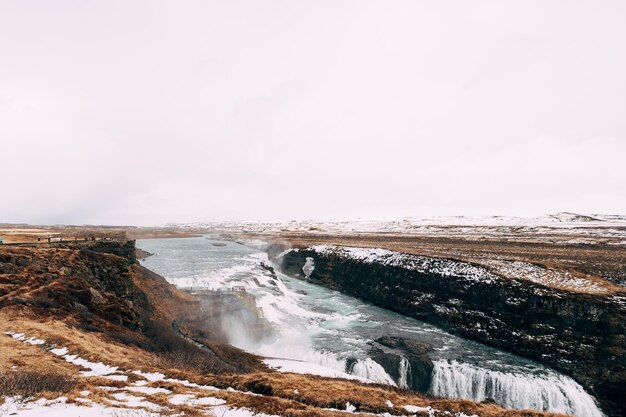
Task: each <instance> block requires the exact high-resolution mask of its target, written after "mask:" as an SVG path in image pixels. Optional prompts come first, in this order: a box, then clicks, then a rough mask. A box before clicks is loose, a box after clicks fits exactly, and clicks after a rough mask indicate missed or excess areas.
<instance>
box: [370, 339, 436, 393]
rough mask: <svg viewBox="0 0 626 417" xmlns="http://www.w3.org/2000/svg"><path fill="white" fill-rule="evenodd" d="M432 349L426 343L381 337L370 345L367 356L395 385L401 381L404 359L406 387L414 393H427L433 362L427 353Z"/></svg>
mask: <svg viewBox="0 0 626 417" xmlns="http://www.w3.org/2000/svg"><path fill="white" fill-rule="evenodd" d="M431 350H432V348H431V347H430V345H428V344H427V343H422V342H418V341H416V340H410V339H403V338H401V337H388V336H385V337H381V338H378V339H376V341H375V342H374V343H373V344H372V347H371V349H370V350H369V351H368V355H369V356H370V357H371V358H372V360H374V361H376V362H377V363H378V364H380V365H381V366H382V367H383V368H384V369H385V372H387V373H388V374H389V375H390V376H391V377H392V378H393V380H394V381H396V383H398V382H399V381H400V379H401V372H402V371H401V368H402V363H401V362H402V359H406V360H407V362H408V367H407V369H406V383H407V386H408V387H409V388H410V389H412V390H415V391H420V392H423V393H425V392H426V391H428V388H429V387H430V382H431V375H432V371H433V362H432V361H431V360H430V358H429V357H428V355H427V353H428V352H429V351H431Z"/></svg>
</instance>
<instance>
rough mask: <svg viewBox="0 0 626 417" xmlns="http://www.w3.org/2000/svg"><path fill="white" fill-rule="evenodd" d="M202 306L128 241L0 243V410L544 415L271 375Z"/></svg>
mask: <svg viewBox="0 0 626 417" xmlns="http://www.w3.org/2000/svg"><path fill="white" fill-rule="evenodd" d="M144 255H145V254H144ZM202 304H203V303H202V302H201V301H200V300H198V299H197V298H196V297H194V296H192V295H190V294H188V293H185V292H181V291H179V290H177V289H176V288H174V287H173V286H171V285H170V284H168V283H167V282H166V281H165V280H164V279H163V278H162V277H160V276H158V275H156V274H154V273H152V272H151V271H149V270H147V269H145V268H143V267H141V266H140V265H139V264H138V263H137V262H136V252H135V248H134V245H133V242H115V241H106V242H98V241H95V242H93V241H91V242H80V243H63V244H61V243H58V244H50V245H48V244H44V245H33V246H3V247H0V328H1V329H2V334H0V345H1V349H0V394H1V395H2V402H1V403H0V415H40V416H41V415H50V416H54V415H67V416H73V415H81V416H91V415H108V416H123V415H128V416H156V415H182V414H183V413H184V414H185V415H206V414H208V415H220V416H252V415H255V414H256V413H261V414H260V415H283V416H340V415H345V414H344V413H345V412H346V411H348V412H353V411H359V412H363V413H370V414H375V415H379V416H382V415H387V416H388V415H413V414H416V415H429V416H439V415H442V416H443V415H455V416H458V417H461V416H469V415H478V416H482V417H488V416H540V415H548V414H545V413H539V412H526V411H517V410H505V409H502V408H500V407H499V406H497V405H495V404H477V403H472V402H469V401H460V400H459V401H456V400H443V399H435V398H430V397H427V396H424V395H421V394H418V393H416V392H410V391H401V390H397V389H393V388H389V387H382V386H376V385H367V384H362V383H359V382H356V381H345V380H337V379H332V378H322V377H314V376H306V375H296V374H283V373H277V372H274V371H271V370H268V369H267V368H266V367H265V365H264V364H263V363H262V362H261V361H260V360H259V358H257V357H256V356H254V355H250V354H247V353H245V352H243V351H240V350H238V349H235V348H233V347H231V346H228V345H225V344H223V343H220V342H219V337H218V336H219V335H216V334H214V332H213V329H212V328H211V326H210V325H208V324H207V321H206V320H204V317H203V311H202ZM377 343H378V347H377V348H378V349H380V350H381V355H384V354H388V351H386V349H391V350H393V349H394V348H398V347H402V348H406V347H405V346H401V345H402V343H403V341H401V340H393V339H390V340H384V339H381V340H378V341H377ZM409 348H410V349H413V351H414V353H415V358H416V362H415V366H417V362H418V359H419V357H420V355H422V353H423V348H424V347H421V346H419V345H414V346H410V347H409ZM420 363H423V365H424V369H423V372H424V373H427V372H428V364H427V362H424V361H422V362H420Z"/></svg>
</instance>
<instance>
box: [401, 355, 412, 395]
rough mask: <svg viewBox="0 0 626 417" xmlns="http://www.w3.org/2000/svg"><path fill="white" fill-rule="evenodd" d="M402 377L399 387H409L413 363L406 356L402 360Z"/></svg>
mask: <svg viewBox="0 0 626 417" xmlns="http://www.w3.org/2000/svg"><path fill="white" fill-rule="evenodd" d="M399 370H400V378H399V379H398V387H400V388H405V389H409V384H408V382H407V381H408V376H409V375H410V374H411V364H410V363H409V361H408V360H407V359H406V358H404V357H403V358H402V359H401V360H400V369H399Z"/></svg>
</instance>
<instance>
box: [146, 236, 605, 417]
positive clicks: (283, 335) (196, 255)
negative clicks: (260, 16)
mask: <svg viewBox="0 0 626 417" xmlns="http://www.w3.org/2000/svg"><path fill="white" fill-rule="evenodd" d="M137 246H138V247H139V248H141V249H143V250H146V251H148V252H151V253H153V254H154V256H151V257H148V258H146V259H145V260H143V261H142V265H144V266H145V267H147V268H149V269H151V270H153V271H155V272H156V273H158V274H160V275H162V276H163V277H165V278H166V279H167V280H168V281H169V282H170V283H172V284H174V285H176V286H177V287H179V288H181V289H186V290H190V291H192V292H196V293H199V294H202V293H206V292H211V293H212V294H220V293H223V294H225V295H226V294H231V295H232V294H242V295H243V294H245V297H240V298H244V299H246V300H248V301H247V304H248V305H249V304H250V300H251V301H252V304H253V305H254V311H255V312H256V313H258V314H256V316H254V317H252V316H251V314H250V309H249V308H248V309H245V308H244V309H232V308H230V309H227V310H226V309H225V311H224V312H223V314H221V315H220V325H221V331H222V332H223V334H224V335H225V337H226V339H227V341H228V342H229V343H231V344H232V345H234V346H236V347H239V348H242V349H244V350H247V351H249V352H252V353H256V354H259V355H262V356H265V357H266V358H268V359H267V360H266V363H268V365H270V366H272V367H275V368H277V369H280V370H283V371H293V372H309V373H315V374H320V375H327V376H336V377H345V378H355V379H360V380H363V381H371V382H377V383H384V384H389V385H395V386H399V387H401V388H406V386H403V385H405V384H406V383H405V381H406V377H405V378H404V379H403V378H402V377H401V378H399V379H397V380H394V379H393V378H392V377H391V376H390V375H389V374H387V373H386V372H385V370H384V369H383V368H382V367H381V366H380V365H379V364H378V363H376V362H375V361H373V360H372V359H371V358H370V357H368V353H367V352H368V349H369V347H370V343H371V342H372V341H373V340H375V339H377V338H379V337H381V336H395V337H402V338H405V339H414V340H418V341H421V342H426V343H428V344H429V345H431V346H432V347H433V350H432V352H430V353H429V356H430V358H431V359H432V361H433V363H434V369H433V372H432V382H431V385H430V389H429V394H431V395H434V396H440V397H447V398H464V399H469V400H474V401H482V400H485V399H487V398H491V399H493V400H495V401H496V402H497V403H498V404H500V405H502V406H505V407H510V408H517V409H534V410H540V411H551V412H562V413H567V414H572V415H576V416H579V417H600V416H602V415H603V414H602V413H601V411H600V410H599V409H598V407H597V405H596V403H595V401H594V399H593V398H592V397H591V396H590V395H589V394H588V393H586V392H585V391H584V389H583V388H582V387H581V386H580V385H579V384H578V383H576V382H575V381H574V380H573V379H571V378H569V377H567V376H564V375H562V374H559V373H557V372H556V371H554V370H551V369H549V368H546V367H545V366H542V365H540V364H538V363H536V362H533V361H530V360H527V359H524V358H521V357H518V356H515V355H513V354H510V353H507V352H503V351H501V350H498V349H494V348H490V347H487V346H484V345H481V344H479V343H476V342H473V341H469V340H465V339H462V338H460V337H457V336H454V335H451V334H449V333H447V332H445V331H443V330H441V329H439V328H437V327H435V326H432V325H430V324H427V323H424V322H421V321H419V320H415V319H412V318H408V317H405V316H402V315H400V314H397V313H393V312H391V311H387V310H384V309H381V308H378V307H375V306H372V305H370V304H367V303H365V302H363V301H360V300H358V299H356V298H353V297H350V296H346V295H343V294H341V293H339V292H336V291H332V290H329V289H326V288H323V287H320V286H317V285H314V284H312V283H310V282H307V281H304V280H300V279H296V278H292V277H289V276H286V275H284V274H281V273H280V272H276V275H274V274H273V273H272V272H271V271H270V270H269V269H268V268H267V267H264V265H271V264H270V262H269V261H268V259H267V255H266V254H265V253H264V252H262V251H260V250H259V249H257V248H255V247H251V246H244V245H241V244H238V243H235V242H221V241H214V240H210V239H208V238H205V237H196V238H185V239H149V240H139V241H137ZM259 323H262V324H265V325H263V326H262V331H259V326H260V325H259ZM403 372H404V374H406V372H407V370H406V369H404V370H402V369H401V370H400V375H402V373H403Z"/></svg>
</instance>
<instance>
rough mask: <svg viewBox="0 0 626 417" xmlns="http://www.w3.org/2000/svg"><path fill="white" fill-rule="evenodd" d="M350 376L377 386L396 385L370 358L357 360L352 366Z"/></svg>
mask: <svg viewBox="0 0 626 417" xmlns="http://www.w3.org/2000/svg"><path fill="white" fill-rule="evenodd" d="M350 374H352V375H354V376H358V377H359V378H365V379H367V380H369V381H372V382H377V383H379V384H387V385H393V386H396V383H395V382H394V380H393V379H392V378H391V377H390V376H389V374H388V373H387V372H385V369H384V368H383V367H382V366H380V365H379V364H378V363H376V362H375V361H373V360H371V359H370V358H366V359H359V360H357V361H356V362H355V364H354V365H352V369H350Z"/></svg>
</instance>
